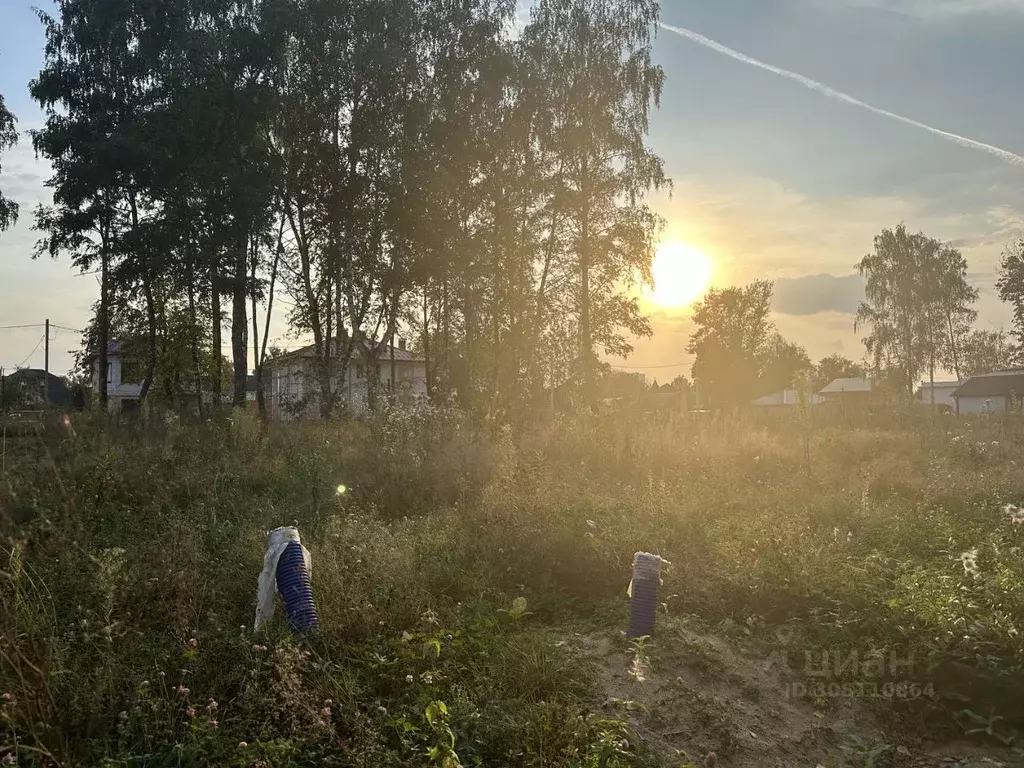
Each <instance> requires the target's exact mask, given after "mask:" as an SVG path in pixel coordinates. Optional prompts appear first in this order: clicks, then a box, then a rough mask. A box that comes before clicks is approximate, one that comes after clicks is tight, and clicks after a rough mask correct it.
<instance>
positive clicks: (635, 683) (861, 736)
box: [565, 627, 1024, 768]
mask: <svg viewBox="0 0 1024 768" xmlns="http://www.w3.org/2000/svg"><path fill="white" fill-rule="evenodd" d="M565 641H566V642H567V643H569V644H570V645H571V646H572V647H574V648H576V649H578V650H579V652H581V653H582V654H583V655H584V656H585V657H586V658H587V659H589V660H590V661H591V663H592V664H593V666H594V668H595V671H596V674H597V678H598V681H599V683H600V685H601V687H602V688H603V690H604V692H605V695H606V700H605V701H604V702H603V704H604V706H605V707H606V708H608V709H609V710H616V711H618V712H619V713H620V714H622V713H625V715H626V717H628V719H629V720H630V722H631V724H632V725H633V727H634V728H635V729H636V731H637V734H638V735H639V737H640V738H641V739H642V740H643V741H644V742H645V743H646V745H647V746H648V747H650V748H651V749H653V750H654V751H655V752H656V753H658V754H659V755H662V756H663V757H664V759H665V762H666V763H667V764H668V765H674V766H678V765H682V766H686V765H687V764H689V763H692V764H694V765H697V766H702V765H704V764H705V759H706V757H707V755H708V754H709V753H714V754H715V758H714V762H715V764H716V765H717V766H719V767H720V768H802V767H803V766H809V768H818V767H819V766H823V767H824V768H839V767H840V766H850V767H851V768H864V767H866V766H875V767H876V768H883V767H885V766H892V767H893V768H998V767H999V766H1002V767H1003V768H1016V767H1018V766H1022V767H1024V751H1022V750H1020V749H1019V748H1018V749H1017V750H1016V751H1011V750H1009V749H1002V748H999V749H996V748H990V747H979V746H974V745H967V744H963V745H959V744H949V745H944V746H943V747H942V748H941V749H932V748H926V747H923V746H922V745H920V744H909V743H908V744H901V743H900V741H899V740H898V739H896V738H894V737H893V736H892V734H886V732H885V729H884V728H883V727H882V724H881V723H879V721H878V719H877V717H876V716H875V715H874V714H872V713H871V712H870V711H869V710H868V708H867V707H865V706H864V705H863V701H861V700H858V699H857V698H856V697H834V698H828V699H826V700H820V699H819V700H817V701H814V700H811V699H809V698H808V697H806V696H799V695H793V689H792V688H791V687H790V686H787V683H786V681H785V680H784V679H783V677H782V675H781V673H780V671H779V670H778V669H776V668H775V667H774V666H772V665H770V664H769V663H767V661H766V659H767V658H768V657H767V654H760V655H759V654H757V653H756V652H751V649H747V650H745V651H743V650H740V645H739V644H735V643H733V642H731V641H729V640H727V639H724V638H722V637H718V636H715V635H710V634H702V633H700V632H697V631H694V630H692V629H688V628H684V627H671V628H667V629H665V630H661V631H659V635H658V636H657V639H656V641H655V642H653V643H652V644H651V646H650V647H649V648H648V649H647V650H646V652H645V653H643V654H641V656H642V657H645V658H642V659H641V662H642V663H641V664H640V665H639V669H638V668H637V667H636V666H635V661H634V659H635V656H636V654H634V653H633V652H631V648H630V646H629V644H628V643H627V642H626V640H625V637H624V635H623V633H621V632H603V633H586V634H571V635H568V636H566V638H565Z"/></svg>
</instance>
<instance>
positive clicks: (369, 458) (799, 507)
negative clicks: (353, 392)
mask: <svg viewBox="0 0 1024 768" xmlns="http://www.w3.org/2000/svg"><path fill="white" fill-rule="evenodd" d="M1020 426H1021V425H1020V423H1019V420H1018V419H1017V418H1016V417H1015V415H1013V414H1011V415H1008V416H1007V417H1006V419H1005V420H1002V421H997V420H991V421H984V422H982V421H978V422H970V421H959V420H958V421H956V422H952V421H949V422H947V421H945V420H941V419H937V420H935V421H934V422H929V423H923V424H920V425H916V426H915V425H907V426H906V428H900V429H895V428H892V429H889V430H887V431H869V430H866V429H860V430H853V429H844V430H839V429H833V428H827V427H819V429H818V430H817V431H815V432H813V433H810V432H808V431H806V429H805V427H804V426H803V425H801V424H799V423H785V424H784V423H779V422H775V423H772V424H768V425H765V424H757V423H752V422H749V421H744V420H735V421H734V420H729V419H726V418H724V417H719V418H717V419H716V420H714V421H711V422H706V423H697V422H689V423H686V422H682V423H677V424H674V425H663V424H660V423H659V424H658V425H653V424H644V423H643V420H642V419H638V418H635V417H631V418H629V419H628V420H627V419H625V418H622V419H619V418H618V417H616V418H615V419H614V420H610V421H609V420H593V421H591V422H589V423H583V422H579V421H556V422H553V423H550V424H547V425H544V426H542V427H536V428H533V429H531V430H528V431H525V432H523V433H520V434H513V433H511V432H508V431H497V432H494V433H486V432H484V431H481V430H479V429H472V428H470V427H469V426H468V425H467V424H465V423H463V421H462V420H461V417H456V416H454V415H452V414H446V413H426V412H418V413H408V412H406V413H402V412H397V411H395V412H385V413H382V414H380V415H378V416H377V417H376V418H375V419H374V420H373V421H372V422H368V423H347V424H331V423H327V424H291V425H262V424H260V423H259V422H258V421H256V420H255V419H254V418H253V417H252V415H251V414H239V415H238V416H235V417H233V418H232V420H231V421H225V422H224V423H205V424H199V425H184V424H181V423H179V422H178V421H177V420H176V419H174V418H171V417H168V418H167V419H163V418H156V417H152V418H150V419H149V421H148V423H138V424H134V425H132V424H129V425H125V426H122V427H119V428H116V429H111V428H107V429H100V428H99V427H98V426H96V425H93V424H90V423H88V421H87V420H86V419H83V420H81V421H75V422H74V423H72V424H70V425H69V424H66V423H65V424H63V425H53V426H52V427H51V428H50V429H49V431H46V432H44V433H43V434H42V435H41V436H38V437H35V438H31V439H27V440H26V439H22V440H21V441H19V442H17V445H16V448H12V447H11V446H10V445H9V446H8V457H7V461H6V469H5V472H4V474H3V476H2V477H0V525H2V548H3V560H2V564H0V571H2V573H0V600H2V603H0V607H2V610H0V634H2V637H0V691H2V692H3V693H4V701H3V703H2V709H0V718H2V720H0V723H2V725H0V729H2V730H0V734H2V738H3V741H2V746H0V749H2V750H3V752H4V754H5V755H15V754H16V755H17V759H18V760H20V761H21V763H20V764H22V765H50V764H55V763H59V764H65V765H99V764H101V762H102V764H105V765H133V766H135V765H146V766H161V765H236V766H253V765H263V766H286V765H295V766H298V765H313V764H318V765H366V766H371V765H372V766H377V765H409V766H414V765H415V766H420V765H425V764H430V765H439V766H455V765H458V764H461V765H463V766H473V765H487V766H494V765H521V766H539V765H545V766H580V765H583V766H628V765H637V766H639V765H674V766H678V765H680V764H681V763H682V764H686V761H687V758H683V757H681V756H677V755H673V754H667V753H666V752H665V751H664V750H660V749H658V748H657V745H656V744H653V743H652V742H651V741H650V740H648V739H643V738H637V734H638V733H640V732H642V731H643V729H644V728H646V727H647V726H648V725H651V726H652V727H653V724H655V723H657V722H659V718H663V717H664V715H665V713H664V712H660V711H658V710H657V709H651V710H650V711H648V710H647V708H646V707H645V706H644V705H643V704H642V703H638V702H635V701H632V700H631V698H632V697H629V698H627V697H618V698H613V695H612V694H611V693H609V692H606V691H602V690H601V682H600V680H599V676H598V675H596V674H595V668H594V665H593V664H592V663H591V660H590V659H588V657H587V655H586V654H585V653H581V652H579V649H578V648H574V646H573V644H572V643H566V642H564V638H565V637H567V636H569V635H571V634H572V632H573V631H579V632H581V633H585V632H591V631H597V630H599V629H601V628H604V629H605V630H607V629H608V628H613V629H618V628H624V626H625V616H626V600H625V596H624V592H625V588H626V583H627V581H628V578H629V572H630V562H631V558H632V555H633V553H634V552H635V551H637V550H647V551H653V552H659V553H661V554H662V555H664V556H665V557H666V558H667V559H668V560H669V561H671V563H672V565H671V567H670V568H669V569H668V570H667V572H666V574H665V585H664V591H663V599H664V600H665V607H664V611H663V613H662V616H663V618H662V619H661V622H662V624H661V626H662V628H663V630H664V631H663V632H662V633H661V634H660V635H656V636H655V637H654V638H653V639H652V640H651V641H649V642H648V643H646V644H640V646H639V648H635V649H634V658H635V661H634V667H636V666H639V667H642V668H643V669H645V670H648V671H649V672H650V673H652V674H657V673H658V671H659V670H658V667H659V665H663V664H665V663H666V661H665V659H666V653H667V652H668V651H670V650H671V649H672V648H673V647H674V645H677V643H675V641H674V639H673V638H674V637H675V635H674V634H673V633H674V631H675V630H676V629H677V628H678V627H679V626H682V625H684V624H685V625H688V626H696V625H700V626H703V627H710V628H713V630H712V631H713V632H714V633H715V636H716V638H717V639H716V641H715V642H718V640H721V641H722V642H728V643H743V642H747V641H748V640H757V641H758V642H760V643H761V647H762V648H765V649H778V647H779V643H780V640H779V639H778V638H780V637H782V636H783V634H785V635H786V636H787V637H788V638H789V639H788V640H787V643H788V647H789V648H791V649H799V648H811V647H814V648H828V649H836V650H838V651H841V652H842V653H843V654H844V655H848V654H849V653H851V652H857V653H858V654H859V655H860V656H861V657H862V658H867V654H868V653H869V651H878V652H881V653H882V654H884V655H885V657H886V658H889V656H890V654H891V655H894V656H899V657H901V658H907V657H909V656H911V655H912V656H913V658H914V663H913V669H912V673H913V676H912V678H911V676H910V674H909V672H910V670H908V669H904V670H903V671H902V677H900V676H897V677H896V678H895V680H897V681H898V680H900V679H904V680H906V679H912V682H914V683H917V684H920V685H922V686H924V685H925V684H931V690H933V691H934V696H929V695H921V696H919V697H916V698H906V699H900V698H899V697H892V698H889V699H877V700H873V701H872V702H871V703H870V706H871V707H880V708H882V710H883V713H884V714H885V715H886V717H885V718H883V721H884V722H885V723H886V724H887V726H888V727H889V728H890V731H891V733H893V734H896V735H897V736H902V737H907V736H908V735H914V734H923V733H929V734H931V735H936V734H945V735H947V736H951V737H952V736H957V735H963V734H966V733H971V734H972V737H973V738H978V739H982V740H988V741H990V742H992V743H993V744H998V743H999V742H1000V741H1006V740H1009V739H1012V737H1013V736H1014V735H1015V734H1016V731H1017V729H1018V728H1019V727H1020V726H1021V725H1022V723H1024V713H1022V711H1021V709H1020V707H1019V706H1018V704H1017V702H1018V700H1019V694H1018V691H1019V689H1020V685H1021V683H1022V682H1024V674H1022V671H1021V663H1022V660H1024V653H1022V650H1024V648H1022V635H1021V631H1022V629H1024V584H1022V580H1024V567H1022V560H1021V557H1020V551H1019V547H1020V541H1019V540H1020V538H1021V536H1022V535H1024V527H1022V526H1020V525H1016V524H1015V521H1016V520H1019V519H1024V513H1021V514H1017V515H1016V517H1015V513H1014V510H1013V509H1010V510H1004V509H1003V505H1004V504H1008V503H1015V502H1017V501H1020V500H1022V497H1024V485H1022V482H1021V475H1020V470H1019V467H1018V462H1019V457H1020V456H1021V449H1022V447H1024V439H1022V437H1021V435H1022V434H1024V433H1022V431H1021V429H1020ZM947 430H954V431H955V432H954V433H952V434H951V433H950V432H947ZM339 484H344V485H345V486H346V487H347V491H346V493H344V494H341V495H339V494H338V493H337V490H336V489H337V487H338V486H339ZM293 521H295V522H296V523H297V525H298V526H299V527H300V530H301V531H302V534H303V540H304V542H305V543H306V545H307V546H308V548H309V549H310V550H311V552H312V554H313V586H314V591H315V594H316V598H317V604H318V609H319V613H320V617H321V621H322V631H321V632H320V634H319V635H318V636H317V637H316V638H314V639H312V640H310V641H309V642H308V643H304V642H297V641H295V640H293V639H292V638H290V636H289V635H288V633H287V631H286V629H285V628H284V622H283V620H282V619H280V617H278V618H277V619H275V622H274V624H273V625H272V628H271V630H270V632H269V633H267V634H265V635H260V636H254V635H253V632H252V620H253V606H254V598H255V589H256V577H257V575H258V572H259V570H260V567H261V564H262V555H263V547H264V535H265V531H266V530H267V529H268V528H270V527H273V526H277V525H281V524H290V523H292V522H293ZM616 642H617V643H618V646H617V647H618V650H619V651H621V653H622V654H623V655H624V656H627V655H628V654H627V653H626V652H627V650H628V649H627V645H626V643H625V640H624V639H619V640H618V641H616ZM704 643H705V641H696V640H693V641H691V646H692V648H696V649H698V650H695V651H693V653H694V655H695V656H699V657H700V658H702V659H705V661H704V662H703V663H704V664H705V666H706V667H707V670H708V673H709V674H711V675H712V676H713V677H715V678H718V677H721V676H723V675H724V674H726V672H724V671H723V670H721V669H719V668H718V667H716V666H715V663H714V658H713V657H712V656H711V655H710V654H708V653H704V652H700V653H698V651H699V650H700V649H701V648H703V647H704ZM641 652H642V653H641ZM794 652H795V651H794ZM762 658H763V657H762ZM641 662H642V663H641ZM884 679H886V680H889V679H893V678H888V677H886V678H884ZM879 684H881V681H879ZM744 695H745V696H746V698H747V699H748V700H749V701H750V702H753V703H752V704H751V705H750V706H754V707H761V706H764V707H769V706H771V705H772V704H773V702H770V701H762V700H760V699H759V696H761V697H762V699H763V695H761V694H759V692H758V691H757V690H754V689H752V688H751V689H749V690H745V693H744ZM609 702H611V704H609ZM616 703H618V704H621V706H614V705H615V704H616ZM602 704H604V705H605V706H602ZM706 706H707V710H706V712H704V713H703V715H702V717H703V718H704V719H705V720H706V721H707V722H708V723H710V725H709V726H708V727H709V728H711V727H712V726H713V727H719V726H718V725H716V724H717V723H719V722H720V721H719V720H716V719H715V718H717V717H718V715H717V714H716V712H717V710H715V708H714V707H715V706H716V705H715V704H714V702H711V701H710V700H709V702H708V703H707V705H706ZM634 729H636V730H634ZM713 733H717V732H713ZM716 738H719V741H718V742H717V743H718V744H719V747H718V753H719V756H720V757H721V758H722V759H727V757H728V750H729V749H730V744H731V742H730V741H729V738H727V735H726V734H722V735H721V736H720V737H717V736H716ZM887 743H897V742H895V741H894V742H887ZM851 748H852V747H851ZM873 749H875V746H873V745H868V746H866V747H864V748H863V752H864V754H868V753H869V752H870V751H871V750H873ZM701 758H702V755H692V756H691V757H690V758H688V759H689V760H694V761H697V762H699V761H700V759H701ZM858 759H860V758H858ZM864 759H865V760H866V759H867V758H864ZM812 764H813V763H812ZM835 764H836V765H839V764H843V765H863V764H866V763H864V762H863V761H862V762H860V763H857V762H852V763H851V762H844V763H835ZM874 764H878V763H874Z"/></svg>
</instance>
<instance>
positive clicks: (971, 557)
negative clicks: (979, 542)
mask: <svg viewBox="0 0 1024 768" xmlns="http://www.w3.org/2000/svg"><path fill="white" fill-rule="evenodd" d="M960 563H961V564H962V565H963V567H964V573H965V574H970V575H971V576H973V577H974V578H978V577H979V576H980V575H981V571H979V570H978V548H977V547H975V548H974V549H969V550H967V551H966V552H962V553H961V554H960Z"/></svg>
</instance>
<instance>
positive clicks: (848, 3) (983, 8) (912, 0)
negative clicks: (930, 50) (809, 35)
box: [816, 0, 1024, 20]
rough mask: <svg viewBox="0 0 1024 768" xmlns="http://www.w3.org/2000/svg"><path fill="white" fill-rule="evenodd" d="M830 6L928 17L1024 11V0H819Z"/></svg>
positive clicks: (1023, 12) (938, 17) (939, 18)
mask: <svg viewBox="0 0 1024 768" xmlns="http://www.w3.org/2000/svg"><path fill="white" fill-rule="evenodd" d="M816 2H817V4H818V5H824V6H826V7H830V8H836V7H847V8H867V9H872V10H880V11H889V12H891V13H897V14H900V15H901V16H912V17H917V18H923V19H929V20H952V19H957V18H960V17H963V16H969V15H977V14H993V13H1019V14H1024V0H816Z"/></svg>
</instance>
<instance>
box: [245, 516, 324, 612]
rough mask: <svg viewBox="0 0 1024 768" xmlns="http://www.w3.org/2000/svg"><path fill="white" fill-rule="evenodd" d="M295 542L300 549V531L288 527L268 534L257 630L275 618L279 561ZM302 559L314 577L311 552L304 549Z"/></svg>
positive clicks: (258, 600)
mask: <svg viewBox="0 0 1024 768" xmlns="http://www.w3.org/2000/svg"><path fill="white" fill-rule="evenodd" d="M293 541H294V542H295V543H296V544H298V545H299V546H300V547H301V546H302V540H301V539H300V538H299V529H298V528H295V527H294V526H291V525H287V526H284V527H282V528H275V529H274V530H272V531H271V532H270V533H268V534H267V553H266V554H265V555H264V556H263V570H262V571H260V582H259V588H258V589H257V592H256V623H255V630H256V631H257V632H259V631H260V627H262V626H263V625H264V624H266V623H267V622H268V621H270V620H271V619H272V618H273V617H274V596H275V595H276V594H277V561H278V560H280V559H281V555H282V553H283V552H284V551H285V549H286V548H287V547H288V545H289V544H291V543H292V542H293ZM302 559H303V560H304V561H305V563H306V572H307V573H308V574H309V576H310V578H312V577H313V558H312V557H311V556H310V554H309V550H307V549H306V548H305V547H302Z"/></svg>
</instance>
